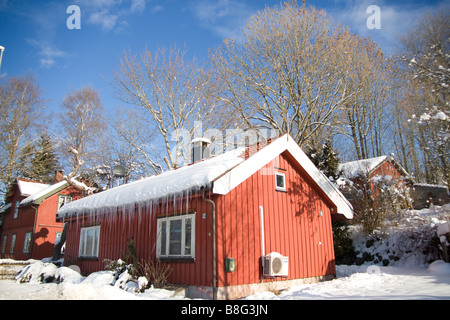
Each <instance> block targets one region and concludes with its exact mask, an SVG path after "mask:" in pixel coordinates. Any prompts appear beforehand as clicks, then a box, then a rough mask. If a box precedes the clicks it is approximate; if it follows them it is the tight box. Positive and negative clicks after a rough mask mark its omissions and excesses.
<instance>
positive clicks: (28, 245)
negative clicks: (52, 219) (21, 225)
mask: <svg viewBox="0 0 450 320" xmlns="http://www.w3.org/2000/svg"><path fill="white" fill-rule="evenodd" d="M32 236H33V232H32V231H28V232H26V233H25V240H24V241H23V250H22V253H30V249H31V237H32Z"/></svg>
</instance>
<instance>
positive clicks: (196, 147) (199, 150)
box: [191, 138, 211, 163]
mask: <svg viewBox="0 0 450 320" xmlns="http://www.w3.org/2000/svg"><path fill="white" fill-rule="evenodd" d="M191 143H192V163H195V162H197V161H201V160H203V159H206V158H208V157H209V156H210V153H209V146H210V145H211V140H209V139H206V138H195V139H194V140H192V141H191Z"/></svg>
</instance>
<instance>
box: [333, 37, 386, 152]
mask: <svg viewBox="0 0 450 320" xmlns="http://www.w3.org/2000/svg"><path fill="white" fill-rule="evenodd" d="M346 39H347V40H346V41H345V46H346V49H345V52H346V53H347V63H346V65H343V66H342V67H343V70H342V71H344V72H342V76H343V78H344V77H345V78H344V81H345V82H346V84H347V88H348V91H349V92H351V93H352V96H351V97H350V98H349V99H347V101H346V102H345V103H344V105H343V108H342V113H341V117H342V118H341V124H342V125H341V126H339V127H337V128H338V132H339V133H340V134H343V135H345V136H346V137H347V138H348V139H349V140H350V141H351V144H352V145H353V146H354V149H355V151H356V155H357V158H358V159H359V160H361V159H367V158H370V157H376V156H381V155H383V154H384V152H385V150H383V145H385V144H386V141H387V140H389V139H387V138H388V134H389V132H390V130H389V128H390V125H391V121H390V119H391V116H390V111H391V110H390V108H389V106H390V105H391V104H392V103H391V101H392V98H391V90H392V81H391V79H392V77H393V74H394V71H393V62H392V61H391V60H390V59H388V58H387V57H386V56H385V55H384V54H383V52H382V51H381V49H380V48H379V47H378V45H377V44H376V43H374V42H372V41H371V40H370V39H366V38H361V37H358V36H356V35H351V34H350V33H348V34H347V36H346Z"/></svg>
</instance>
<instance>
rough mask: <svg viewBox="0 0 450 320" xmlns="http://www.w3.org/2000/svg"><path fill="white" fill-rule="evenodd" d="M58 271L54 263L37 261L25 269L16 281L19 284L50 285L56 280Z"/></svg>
mask: <svg viewBox="0 0 450 320" xmlns="http://www.w3.org/2000/svg"><path fill="white" fill-rule="evenodd" d="M57 269H58V267H57V266H55V265H54V264H53V263H43V262H41V261H37V262H35V263H32V264H29V265H27V266H26V267H24V268H23V269H22V271H20V272H19V274H18V275H17V276H16V278H15V279H16V281H17V282H19V283H25V282H31V283H48V282H52V281H53V280H54V279H55V273H56V270H57Z"/></svg>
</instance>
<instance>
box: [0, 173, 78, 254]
mask: <svg viewBox="0 0 450 320" xmlns="http://www.w3.org/2000/svg"><path fill="white" fill-rule="evenodd" d="M80 197H81V193H80V191H78V190H77V189H75V188H74V187H72V186H69V184H68V183H67V182H66V181H59V182H56V181H55V183H54V184H44V183H39V182H35V181H31V180H26V179H21V178H18V179H16V181H15V183H14V185H13V186H12V190H11V193H10V195H9V196H8V198H7V201H6V205H5V206H3V207H2V208H1V209H0V214H2V216H3V217H2V218H3V219H2V225H1V227H0V233H1V235H0V248H1V251H0V256H1V257H2V258H12V259H16V260H28V259H43V258H46V257H51V256H52V253H53V246H54V243H55V239H56V238H58V237H59V235H60V234H61V232H62V230H63V224H62V223H61V222H57V221H56V213H57V211H58V209H59V208H60V207H61V206H63V205H64V204H66V203H68V202H70V201H72V200H75V199H78V198H80Z"/></svg>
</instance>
